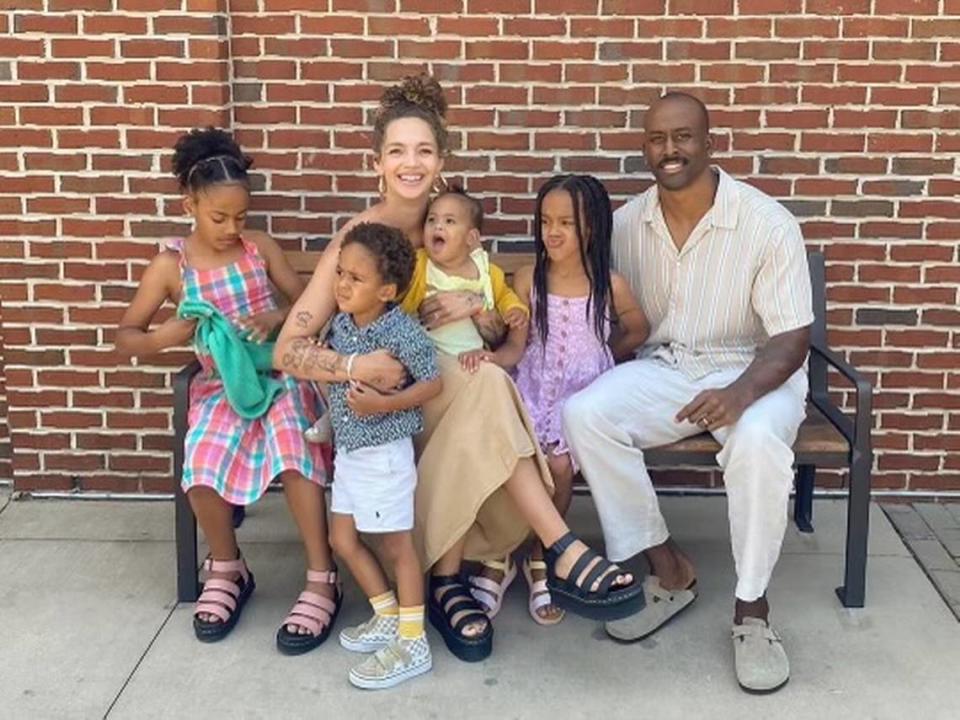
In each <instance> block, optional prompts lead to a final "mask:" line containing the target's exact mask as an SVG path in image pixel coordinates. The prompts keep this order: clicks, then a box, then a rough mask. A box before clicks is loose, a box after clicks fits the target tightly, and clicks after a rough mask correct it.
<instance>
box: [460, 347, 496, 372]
mask: <svg viewBox="0 0 960 720" xmlns="http://www.w3.org/2000/svg"><path fill="white" fill-rule="evenodd" d="M457 359H458V360H459V361H460V367H462V368H463V369H464V370H466V371H467V372H468V373H471V374H472V373H475V372H476V371H477V370H479V369H480V363H483V362H491V361H492V360H493V353H492V352H490V351H489V350H468V351H467V352H464V353H460V355H458V356H457Z"/></svg>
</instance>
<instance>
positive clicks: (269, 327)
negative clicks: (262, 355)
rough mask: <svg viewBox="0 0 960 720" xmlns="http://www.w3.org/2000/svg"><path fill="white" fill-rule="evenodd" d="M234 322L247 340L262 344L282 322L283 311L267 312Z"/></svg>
mask: <svg viewBox="0 0 960 720" xmlns="http://www.w3.org/2000/svg"><path fill="white" fill-rule="evenodd" d="M234 322H235V323H236V325H237V327H238V328H239V329H240V331H241V334H243V333H245V334H246V336H247V339H249V340H253V342H258V343H262V342H264V341H265V340H266V339H267V338H269V337H270V335H272V334H273V331H274V330H276V329H277V327H278V326H279V325H280V323H282V322H283V311H282V310H279V309H277V310H268V311H267V312H262V313H259V314H257V315H254V316H252V317H248V318H242V317H237V318H234Z"/></svg>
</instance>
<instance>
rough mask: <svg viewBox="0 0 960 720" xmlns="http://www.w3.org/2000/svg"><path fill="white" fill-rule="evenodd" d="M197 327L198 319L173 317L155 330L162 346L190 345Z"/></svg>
mask: <svg viewBox="0 0 960 720" xmlns="http://www.w3.org/2000/svg"><path fill="white" fill-rule="evenodd" d="M196 329H197V321H196V319H192V320H189V319H186V318H178V317H172V318H170V319H169V320H167V321H165V322H164V323H163V324H162V325H161V326H160V327H158V328H157V329H156V330H155V331H154V332H155V333H156V337H157V340H158V342H159V344H160V346H161V347H165V348H167V347H180V346H182V345H189V344H190V341H191V340H193V333H194V331H196Z"/></svg>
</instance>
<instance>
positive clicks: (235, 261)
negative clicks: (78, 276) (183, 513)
mask: <svg viewBox="0 0 960 720" xmlns="http://www.w3.org/2000/svg"><path fill="white" fill-rule="evenodd" d="M250 164H251V161H250V159H249V158H247V157H246V156H245V155H244V154H243V152H242V151H241V150H240V148H239V146H238V145H237V144H236V143H235V142H234V141H233V139H232V137H231V136H230V135H229V134H227V133H225V132H223V131H220V130H215V129H213V128H208V129H206V130H194V131H192V132H190V133H188V134H186V135H184V136H182V137H181V138H180V139H179V141H178V142H177V144H176V147H175V150H174V157H173V169H174V173H175V174H176V176H177V179H178V181H179V183H180V187H181V189H182V190H183V191H184V195H185V197H184V209H185V210H186V211H187V213H188V214H190V215H191V216H192V217H193V218H194V221H195V226H194V230H193V232H192V233H191V234H190V235H189V236H188V237H187V238H186V239H184V240H181V241H177V242H175V243H173V244H172V245H171V246H170V247H169V248H167V249H166V250H164V251H163V252H161V253H160V254H159V255H158V256H157V257H156V258H154V259H153V261H152V262H151V263H150V265H149V267H148V268H147V269H146V271H145V272H144V274H143V278H142V279H141V282H140V287H139V288H138V289H137V293H136V295H135V297H134V299H133V301H132V302H131V304H130V307H129V308H127V311H126V313H125V314H124V316H123V319H122V320H121V321H120V329H119V331H118V334H117V349H118V350H119V351H120V352H122V353H124V354H127V355H135V356H144V355H152V354H154V353H156V352H158V351H160V350H162V349H164V348H168V347H177V346H180V345H183V344H185V343H187V342H189V341H191V340H194V331H195V329H196V326H197V320H195V319H186V318H181V317H178V316H174V317H171V318H169V319H168V320H166V321H165V322H163V323H162V324H161V325H159V326H158V327H157V328H155V329H153V330H148V328H149V325H150V322H151V320H152V319H153V318H154V316H155V315H156V313H157V311H158V310H159V309H160V307H161V305H163V303H164V302H165V301H166V300H168V299H169V300H171V301H172V302H174V303H175V304H181V303H187V302H190V303H191V305H192V306H194V307H195V306H196V304H197V303H207V304H209V305H211V306H213V308H215V310H216V312H219V315H220V316H222V317H223V318H226V319H227V320H228V321H229V327H232V328H233V330H234V331H235V332H236V333H237V334H238V335H239V336H240V337H241V338H243V339H245V340H246V341H247V342H253V343H264V342H267V341H269V340H272V338H273V336H274V334H275V332H276V330H277V329H278V328H279V327H280V325H281V324H282V323H283V321H284V319H285V318H286V315H287V310H288V306H285V307H281V306H278V304H277V302H276V300H275V298H274V295H273V291H272V289H271V283H273V285H274V286H276V287H277V288H278V289H279V290H280V292H281V293H282V294H283V295H284V296H285V297H286V300H287V302H288V303H292V302H294V301H295V300H296V299H297V298H298V297H299V295H300V293H301V292H302V291H303V283H302V281H301V280H300V278H299V277H298V276H297V274H296V272H295V271H294V270H293V268H292V267H291V266H290V264H289V263H288V262H287V260H286V259H285V257H284V255H283V251H282V250H281V249H280V247H279V246H278V245H277V243H276V242H274V241H273V240H272V239H271V238H270V237H268V236H267V235H265V234H264V233H260V232H255V231H244V222H245V220H246V213H247V208H248V206H249V203H250V189H249V178H248V176H247V169H248V168H249V166H250ZM195 345H196V343H195ZM195 350H196V351H197V357H198V359H199V360H200V363H201V365H202V368H203V369H202V371H201V373H200V374H199V375H198V376H197V377H196V378H195V379H194V380H193V382H192V384H191V387H190V411H189V418H188V423H189V429H188V431H187V436H186V441H185V448H184V468H183V490H184V491H185V492H186V493H187V497H188V498H189V500H190V505H191V507H192V508H193V511H194V513H195V514H196V516H197V520H198V521H199V523H200V526H201V527H202V528H203V532H204V535H205V536H206V538H207V541H208V543H209V546H210V555H209V557H208V558H207V560H206V561H205V562H204V570H205V571H206V573H207V577H206V579H205V582H204V588H203V592H202V594H201V595H200V598H199V600H198V602H197V607H196V610H195V613H194V621H193V624H194V630H195V632H196V635H197V638H198V639H200V640H202V641H204V642H213V641H216V640H220V639H222V638H223V637H225V636H226V635H227V634H228V633H229V632H230V630H231V629H232V628H233V626H234V625H235V624H236V622H237V619H238V618H239V616H240V612H241V610H242V609H243V606H244V604H245V603H246V601H247V599H248V598H249V597H250V594H251V593H252V592H253V589H254V585H255V584H254V578H253V574H252V573H251V572H250V571H249V569H248V568H247V564H246V562H245V560H244V559H243V557H242V555H241V554H240V551H239V548H238V547H237V540H236V536H235V534H234V530H233V524H232V521H231V518H232V507H233V506H235V505H239V506H245V505H248V504H250V503H252V502H255V501H256V500H257V499H259V498H260V497H261V496H262V495H263V493H264V491H265V490H266V489H267V486H268V485H269V484H270V483H271V481H273V479H274V478H277V477H279V478H280V480H281V482H282V483H283V487H284V491H285V493H286V495H287V501H288V504H289V506H290V510H291V513H292V514H293V517H294V519H295V521H296V523H297V526H298V528H299V530H300V534H301V537H302V539H303V543H304V548H305V550H306V558H307V586H306V589H305V591H304V592H303V593H301V595H300V597H299V598H298V600H297V602H296V604H295V605H294V607H293V610H292V611H291V613H290V615H289V616H288V617H287V619H286V620H284V622H283V624H282V625H281V626H280V628H279V630H278V631H277V647H278V648H279V649H280V650H281V652H284V653H287V654H298V653H302V652H306V651H307V650H311V649H312V648H314V647H316V646H317V645H319V644H320V643H322V642H323V641H324V640H325V639H326V638H327V636H328V635H329V633H330V630H331V629H332V625H333V621H334V618H335V616H336V614H337V611H338V610H339V607H340V590H339V584H338V583H337V577H336V575H337V574H336V570H335V568H334V566H333V561H332V559H331V554H330V548H329V545H328V544H327V528H326V512H325V507H324V498H323V485H324V484H325V482H326V470H325V467H324V463H323V456H322V452H323V451H324V450H325V448H324V447H322V446H320V445H313V444H309V443H306V442H305V441H304V436H303V432H304V430H305V429H306V428H308V427H309V426H310V424H311V423H312V422H313V421H314V420H315V419H316V417H317V412H318V410H319V407H318V404H319V400H318V398H317V396H316V394H315V392H314V391H313V389H312V388H311V387H310V385H309V384H308V383H303V382H299V381H297V380H295V379H293V378H291V377H289V376H287V375H282V374H278V373H273V377H274V379H275V380H276V381H277V382H279V383H280V387H281V390H280V392H279V394H278V395H277V396H276V397H275V399H274V400H273V402H272V403H271V404H270V405H269V407H268V408H267V409H266V412H265V413H263V414H262V415H261V416H259V417H256V418H253V419H245V418H244V417H241V415H240V414H238V412H237V411H236V410H234V408H233V406H232V405H231V404H230V401H229V400H228V397H227V393H226V392H225V387H224V380H222V379H221V375H220V373H219V372H218V368H217V367H216V365H215V364H214V362H213V359H212V357H211V355H210V354H209V352H207V351H206V350H205V349H204V348H201V347H195ZM225 372H226V370H225ZM227 377H229V373H228V374H227ZM247 414H248V413H245V415H247Z"/></svg>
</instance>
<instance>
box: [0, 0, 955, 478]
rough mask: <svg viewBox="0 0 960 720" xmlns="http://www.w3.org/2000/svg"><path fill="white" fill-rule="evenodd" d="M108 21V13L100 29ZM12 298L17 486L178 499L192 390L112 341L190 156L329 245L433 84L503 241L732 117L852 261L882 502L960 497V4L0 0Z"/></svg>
mask: <svg viewBox="0 0 960 720" xmlns="http://www.w3.org/2000/svg"><path fill="white" fill-rule="evenodd" d="M78 8H80V9H78ZM0 37H2V38H3V42H2V43H0V97H3V98H4V100H5V102H4V103H2V104H0V128H2V132H0V177H2V181H0V269H2V281H0V294H2V296H3V299H4V315H5V316H4V322H5V325H6V344H7V350H6V361H7V386H8V399H9V404H10V411H9V420H10V425H11V428H12V438H13V444H14V468H15V476H16V483H17V485H18V487H20V488H23V489H29V488H38V487H44V488H59V489H68V488H74V487H77V488H80V489H89V490H92V489H111V490H125V491H136V490H145V491H156V490H169V489H170V480H169V475H170V457H169V435H170V431H169V421H170V407H169V406H170V393H169V388H168V385H169V382H168V377H167V374H168V371H169V368H170V367H171V366H175V365H177V364H179V362H180V361H181V360H182V359H183V354H182V353H178V354H174V355H173V356H172V357H170V358H168V361H167V362H166V363H165V364H164V365H149V366H142V367H130V366H128V365H118V364H117V359H116V358H115V357H114V355H113V353H112V352H111V351H110V342H111V340H112V324H113V323H115V322H116V320H117V319H118V317H119V314H120V312H121V311H122V308H123V304H124V302H126V301H127V300H128V299H129V297H130V295H131V292H132V289H133V287H134V283H135V281H136V279H137V277H138V276H139V273H140V272H141V271H142V269H143V267H144V264H145V263H146V262H147V261H148V259H149V258H150V257H151V256H152V255H153V254H154V253H155V251H156V247H157V240H158V239H159V238H162V237H164V236H168V235H171V234H176V233H178V232H182V231H183V230H184V229H185V228H186V225H185V223H184V222H183V219H182V217H181V215H180V209H179V203H178V200H177V198H176V195H175V187H174V184H173V182H172V180H171V179H169V178H168V177H166V176H165V175H164V171H165V170H166V168H167V163H168V160H167V155H168V147H169V146H170V144H171V143H172V141H173V140H174V138H175V137H176V135H177V134H178V133H179V132H180V131H181V130H183V129H184V128H187V127H190V126H196V125H202V124H206V123H214V124H221V125H229V126H231V127H232V128H233V129H234V130H235V131H236V133H237V135H238V137H239V138H240V140H241V141H242V143H243V144H244V146H245V148H246V149H247V151H248V152H250V153H251V154H252V155H253V156H254V157H255V159H256V167H257V168H258V169H259V171H260V173H261V175H260V177H261V180H262V182H261V185H262V190H261V192H259V193H258V195H257V197H256V200H255V203H254V207H255V210H256V213H255V217H254V219H253V222H254V224H255V225H257V226H259V227H263V228H266V229H268V230H269V231H270V232H272V233H273V234H274V235H275V236H277V237H278V238H280V239H281V240H282V241H283V242H284V243H285V244H287V246H288V247H304V246H308V245H311V244H312V243H314V241H316V240H322V239H323V238H326V237H328V236H329V234H330V233H331V230H332V229H333V228H335V227H336V226H337V225H338V223H341V222H343V221H344V219H345V218H347V217H349V216H350V215H351V214H352V213H354V212H356V211H357V210H359V209H361V208H363V207H365V205H366V204H367V202H369V201H370V200H371V199H372V197H373V194H374V192H375V182H374V179H373V176H372V173H371V171H370V163H369V159H370V158H369V154H368V152H367V151H368V147H369V134H368V131H367V127H368V121H369V116H370V111H371V109H372V108H373V107H374V105H375V102H376V99H377V97H378V96H379V94H380V91H381V89H382V87H383V85H384V84H385V83H388V82H391V81H393V80H395V79H396V78H398V77H400V76H401V75H402V74H406V73H410V72H415V71H418V70H420V69H424V68H426V69H428V70H430V71H431V72H433V73H435V74H436V75H437V76H439V77H440V78H441V79H442V81H443V82H444V85H445V87H446V88H447V90H448V92H449V97H450V100H451V103H452V110H451V113H450V124H451V127H452V128H453V129H454V130H455V131H456V132H455V133H454V138H455V142H456V146H457V148H456V156H455V158H454V159H453V160H452V161H451V162H450V174H451V175H453V176H458V177H461V178H464V179H465V180H466V182H467V185H468V187H469V188H470V189H471V190H472V191H474V192H476V193H478V194H480V195H482V196H483V197H484V199H485V203H486V206H487V210H488V211H489V212H490V215H491V221H490V226H489V231H490V234H491V235H495V236H498V237H501V238H503V240H502V241H501V242H502V243H506V242H514V241H522V239H523V238H524V237H527V236H528V234H529V230H530V227H529V224H530V220H529V218H530V214H531V211H532V198H533V194H534V192H535V190H536V188H537V186H538V184H539V183H540V182H541V181H542V179H543V178H544V177H545V176H547V175H549V174H551V173H554V172H559V171H577V172H591V173H595V174H597V175H598V176H600V177H601V178H602V179H603V180H604V181H605V182H606V183H607V186H608V188H609V189H610V190H611V192H612V193H613V194H614V195H615V197H616V199H617V200H618V201H622V200H623V199H625V198H626V197H628V196H630V195H632V194H634V193H636V192H638V191H639V190H642V189H643V188H644V187H646V186H647V184H648V182H649V176H648V175H647V174H646V173H645V172H644V167H643V161H642V158H641V154H640V128H641V127H642V117H643V110H644V108H645V107H646V105H647V104H648V102H649V101H650V100H651V99H652V98H654V97H656V96H657V95H658V94H660V93H661V92H662V91H663V90H665V89H666V88H680V89H685V90H688V91H692V92H695V93H697V94H699V95H700V96H701V97H702V98H703V99H704V100H705V101H706V102H707V103H708V104H709V105H710V107H711V109H712V113H713V121H714V124H715V126H716V135H717V139H718V141H719V146H720V150H721V151H720V153H719V155H718V158H719V162H720V163H721V164H722V165H723V166H724V167H726V168H727V169H728V170H730V171H731V172H733V173H734V174H736V175H737V176H739V177H742V178H746V179H748V180H750V181H751V182H753V183H755V184H756V185H757V186H759V187H761V188H762V189H764V190H766V191H767V192H769V193H771V194H773V195H774V196H776V197H778V198H781V199H782V201H783V202H784V203H785V204H787V205H788V207H790V209H791V210H792V211H793V212H794V213H795V214H796V215H797V216H798V217H799V218H800V220H801V222H802V224H803V226H804V232H805V235H806V237H807V239H808V242H809V243H810V245H811V246H812V247H819V248H823V249H824V250H825V251H826V253H827V256H828V261H829V270H828V273H829V282H830V287H829V301H830V324H831V342H832V344H833V345H834V346H835V347H836V348H838V349H840V350H842V351H843V352H845V353H846V354H847V355H848V356H849V357H850V358H851V359H852V360H853V362H854V363H856V364H857V365H858V366H859V367H861V368H862V369H864V370H865V371H867V372H868V373H869V374H870V376H871V378H872V379H873V380H874V382H875V384H876V386H877V389H878V394H877V398H876V407H877V431H876V435H875V441H876V446H877V450H878V459H877V466H876V473H875V485H876V486H877V487H884V488H894V489H903V490H910V489H930V488H940V489H958V488H960V454H956V453H954V454H953V455H952V456H951V455H950V454H949V451H951V450H958V449H960V392H958V389H960V372H958V371H957V367H958V364H960V363H958V360H960V329H958V323H960V311H958V309H957V291H958V287H960V265H958V259H960V258H958V236H960V201H958V199H957V196H958V190H960V177H958V166H957V151H958V150H960V40H958V37H960V0H736V1H735V0H710V1H709V2H707V1H706V0H551V1H549V2H547V1H546V0H443V1H442V2H441V1H439V0H368V1H360V0H231V1H230V2H229V3H228V2H227V0H76V1H73V2H66V1H64V0H16V1H15V2H10V1H5V0H0Z"/></svg>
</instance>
